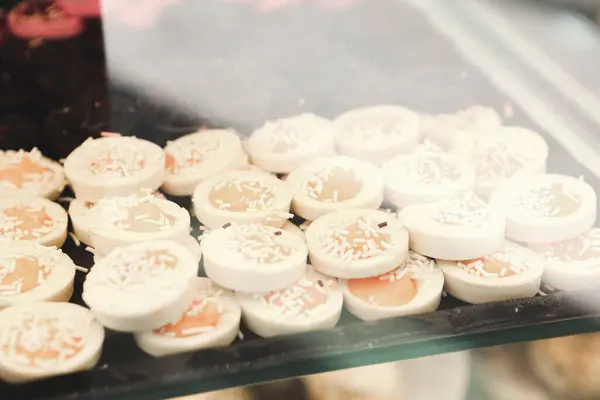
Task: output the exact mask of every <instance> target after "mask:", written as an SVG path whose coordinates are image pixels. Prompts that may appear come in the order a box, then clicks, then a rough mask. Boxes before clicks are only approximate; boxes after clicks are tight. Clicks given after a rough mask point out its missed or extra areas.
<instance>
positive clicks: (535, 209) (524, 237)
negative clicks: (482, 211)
mask: <svg viewBox="0 0 600 400" xmlns="http://www.w3.org/2000/svg"><path fill="white" fill-rule="evenodd" d="M489 203H490V205H491V206H492V207H495V208H497V209H499V210H502V212H504V213H505V214H506V221H507V224H506V237H507V238H508V239H511V240H514V241H517V242H523V243H552V242H560V241H563V240H568V239H572V238H574V237H576V236H578V235H581V234H582V233H585V232H586V231H588V230H589V229H590V228H591V227H592V226H593V225H594V223H595V222H596V207H597V200H596V192H595V190H594V188H592V186H590V185H589V184H588V183H586V182H585V181H583V180H581V179H577V178H573V177H570V176H566V175H558V174H546V175H530V176H520V177H518V178H514V179H510V180H508V181H507V182H506V183H505V184H503V185H501V186H500V187H498V188H497V189H496V190H494V192H493V193H492V195H491V197H490V200H489Z"/></svg>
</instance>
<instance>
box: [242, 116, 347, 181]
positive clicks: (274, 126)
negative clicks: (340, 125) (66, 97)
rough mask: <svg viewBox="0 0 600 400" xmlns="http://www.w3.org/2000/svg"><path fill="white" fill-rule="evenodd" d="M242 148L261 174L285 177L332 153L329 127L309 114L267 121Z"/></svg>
mask: <svg viewBox="0 0 600 400" xmlns="http://www.w3.org/2000/svg"><path fill="white" fill-rule="evenodd" d="M244 149H245V150H246V152H247V153H248V155H249V156H250V161H251V162H252V164H255V165H257V166H258V167H260V168H261V169H263V170H264V171H267V172H274V173H278V174H288V173H290V172H292V171H293V170H294V169H296V168H298V167H299V166H300V165H302V164H304V163H305V162H307V161H310V160H312V159H314V158H317V157H321V156H325V157H327V156H333V155H334V154H335V143H334V134H333V124H332V123H331V121H329V120H327V119H325V118H321V117H318V116H316V115H313V114H302V115H298V116H296V117H290V118H283V119H279V120H276V121H269V122H267V123H266V124H264V125H263V126H261V127H260V128H258V129H257V130H255V131H254V132H253V133H252V135H250V137H249V138H248V139H247V140H246V142H245V145H244Z"/></svg>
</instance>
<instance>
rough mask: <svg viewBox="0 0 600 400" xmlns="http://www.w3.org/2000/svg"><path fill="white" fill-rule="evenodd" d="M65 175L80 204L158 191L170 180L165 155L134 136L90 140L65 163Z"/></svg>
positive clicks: (157, 148) (154, 145) (152, 145)
mask: <svg viewBox="0 0 600 400" xmlns="http://www.w3.org/2000/svg"><path fill="white" fill-rule="evenodd" d="M64 168H65V174H66V175H67V178H68V180H69V183H70V184H71V187H72V188H73V192H75V197H77V198H78V199H80V200H83V201H88V202H91V203H95V202H97V201H98V200H100V199H101V198H104V197H113V196H129V195H132V194H135V193H137V192H138V190H140V189H147V190H150V191H152V192H153V191H156V190H157V189H158V188H159V187H160V186H161V185H162V184H163V182H164V180H165V176H166V168H165V152H164V151H163V149H161V148H160V147H159V146H157V145H156V144H154V143H152V142H149V141H147V140H143V139H138V138H136V137H133V136H118V135H110V136H106V137H101V138H99V139H91V138H89V139H88V140H86V141H85V142H83V143H82V144H81V145H80V146H79V147H77V148H76V149H75V150H73V152H71V154H69V156H68V157H67V158H66V159H65V164H64Z"/></svg>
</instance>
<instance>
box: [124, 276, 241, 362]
mask: <svg viewBox="0 0 600 400" xmlns="http://www.w3.org/2000/svg"><path fill="white" fill-rule="evenodd" d="M195 290H196V292H195V296H194V301H193V303H192V305H191V306H190V308H189V309H188V310H187V311H186V312H185V313H183V315H182V316H181V317H180V318H179V319H178V320H177V321H176V322H173V323H171V324H167V325H164V326H162V327H160V328H158V329H155V330H152V331H147V332H138V333H136V334H135V341H136V343H137V344H138V346H140V348H141V349H142V350H144V351H145V352H146V353H148V354H151V355H153V356H155V357H158V356H164V355H168V354H177V353H185V352H188V351H196V350H200V349H205V348H209V347H222V346H227V345H229V344H230V343H231V342H233V341H234V340H235V338H236V337H237V336H238V333H239V330H240V318H241V316H242V310H241V308H240V306H239V305H238V303H237V301H236V300H235V297H234V296H233V293H231V292H229V291H227V290H225V289H222V288H219V287H217V286H215V285H213V284H212V282H211V281H210V279H207V278H196V282H195Z"/></svg>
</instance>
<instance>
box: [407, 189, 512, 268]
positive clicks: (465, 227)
mask: <svg viewBox="0 0 600 400" xmlns="http://www.w3.org/2000/svg"><path fill="white" fill-rule="evenodd" d="M398 218H399V219H400V220H401V221H402V222H403V223H404V224H405V225H406V227H407V228H408V231H409V233H410V248H411V249H413V250H414V251H416V252H418V253H421V254H423V255H425V256H427V257H431V258H436V259H445V260H465V259H469V258H477V257H483V256H486V255H488V254H491V253H493V252H495V251H497V250H499V249H500V248H501V247H502V244H503V243H504V231H505V229H506V219H505V218H504V215H503V214H502V212H500V211H498V210H496V209H494V208H490V207H489V206H488V205H487V204H485V203H484V202H483V201H482V200H481V199H479V198H478V197H476V196H475V194H474V193H473V192H467V193H465V194H464V195H462V196H460V197H455V198H453V199H447V200H441V201H437V202H433V203H425V204H413V205H411V206H408V207H406V208H404V209H402V210H401V211H400V212H399V213H398Z"/></svg>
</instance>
